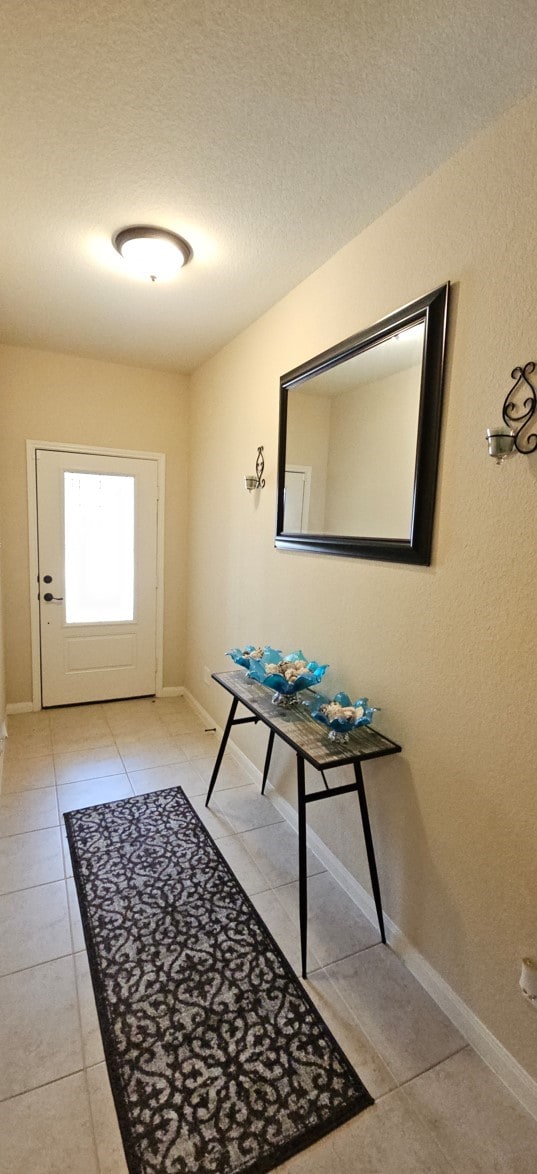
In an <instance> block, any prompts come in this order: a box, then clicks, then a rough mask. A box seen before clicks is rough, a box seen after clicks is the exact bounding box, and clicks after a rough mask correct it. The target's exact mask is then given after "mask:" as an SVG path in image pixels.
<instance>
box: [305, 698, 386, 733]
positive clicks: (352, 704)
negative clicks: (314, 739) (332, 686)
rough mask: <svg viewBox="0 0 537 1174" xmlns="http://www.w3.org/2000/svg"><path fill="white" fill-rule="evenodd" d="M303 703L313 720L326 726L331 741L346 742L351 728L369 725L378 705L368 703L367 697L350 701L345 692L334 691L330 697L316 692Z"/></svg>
mask: <svg viewBox="0 0 537 1174" xmlns="http://www.w3.org/2000/svg"><path fill="white" fill-rule="evenodd" d="M304 705H306V706H307V708H308V709H309V711H310V713H311V716H312V717H313V718H314V719H315V721H317V722H320V723H321V725H323V726H325V727H326V729H327V731H328V737H329V739H330V741H331V742H343V743H344V742H348V740H349V734H350V733H351V732H352V730H356V729H358V728H359V727H360V726H369V725H370V724H371V719H372V717H373V714H374V713H378V706H375V705H370V704H369V701H368V699H367V697H359V698H358V700H357V701H351V699H350V697H349V696H348V694H347V693H336V695H335V697H332V698H330V697H324V696H323V695H322V694H321V693H318V694H317V695H316V697H314V698H312V699H311V700H307V701H304Z"/></svg>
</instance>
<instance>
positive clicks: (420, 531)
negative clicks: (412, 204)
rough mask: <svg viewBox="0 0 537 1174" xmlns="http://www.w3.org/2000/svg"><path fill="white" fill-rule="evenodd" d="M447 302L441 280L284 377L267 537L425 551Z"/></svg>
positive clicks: (329, 549) (415, 553)
mask: <svg viewBox="0 0 537 1174" xmlns="http://www.w3.org/2000/svg"><path fill="white" fill-rule="evenodd" d="M446 305H447V286H444V287H442V289H441V290H439V291H434V293H433V294H430V295H428V296H427V298H424V299H420V301H419V302H415V303H412V305H411V306H407V307H405V308H404V309H403V310H400V311H397V312H396V313H395V314H393V315H391V316H390V318H389V319H385V320H383V321H382V322H379V323H377V324H376V325H375V326H372V327H371V328H370V329H369V330H367V331H363V332H361V333H360V334H359V335H355V336H353V337H352V338H351V339H347V340H345V342H343V343H341V344H339V345H338V346H337V347H334V348H332V349H331V350H330V351H327V352H324V354H322V355H318V356H316V358H315V359H312V360H310V361H309V362H308V363H305V364H303V365H302V366H301V367H300V368H296V370H295V371H293V372H290V373H289V374H288V375H285V376H282V380H281V392H280V453H279V485H278V523H277V533H276V545H277V546H289V547H294V548H298V549H300V548H305V549H309V550H320V551H321V552H324V553H330V554H335V553H341V554H350V555H353V556H355V555H359V556H362V557H371V558H375V557H380V558H390V559H397V560H398V561H408V562H427V561H429V557H428V556H429V553H430V537H431V534H430V531H431V527H432V502H433V498H434V484H435V479H436V459H437V450H438V429H439V413H440V397H441V375H442V359H443V341H444V330H445V314H446ZM424 495H425V497H424ZM427 526H428V529H427Z"/></svg>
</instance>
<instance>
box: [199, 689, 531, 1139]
mask: <svg viewBox="0 0 537 1174" xmlns="http://www.w3.org/2000/svg"><path fill="white" fill-rule="evenodd" d="M185 697H186V698H187V700H188V701H189V702H190V704H191V705H192V706H193V708H194V709H196V710H197V711H198V713H199V714H200V716H201V717H203V719H204V721H206V723H207V724H208V725H210V726H212V727H213V728H214V726H215V723H214V721H213V720H212V718H211V716H210V714H209V713H208V712H207V710H206V709H204V708H203V706H201V705H200V704H199V702H198V701H196V698H195V697H193V696H192V694H191V693H189V691H188V690H187V689H185ZM216 730H217V733H219V734H221V733H222V729H221V728H220V726H216ZM227 748H228V750H229V751H230V753H231V754H232V755H233V757H234V758H235V760H236V761H237V762H239V763H240V764H241V766H243V767H244V768H245V770H246V771H247V773H248V774H249V775H250V777H251V778H252V780H253V781H254V782H259V784H261V780H262V777H263V775H262V772H261V771H260V770H258V768H257V767H256V766H255V765H254V763H253V762H252V761H251V759H249V758H248V757H247V756H246V754H244V753H243V751H242V750H241V749H240V748H239V747H238V746H237V745H236V743H235V742H234V741H233V739H232V738H230V739H229V742H228V747H227ZM267 787H268V789H269V790H270V792H271V794H270V798H271V800H272V802H273V803H274V806H275V807H276V810H277V811H279V812H280V814H281V815H283V817H284V819H286V820H287V822H288V823H289V824H290V825H291V827H293V828H294V829H295V831H296V830H297V828H298V817H297V813H296V811H295V808H294V807H293V806H292V805H291V803H288V801H287V799H284V798H283V797H282V796H281V795H279V794H278V792H277V791H275V789H274V787H272V786H271V784H270V782H269V783H267ZM307 838H308V845H309V847H310V848H311V850H312V852H315V855H316V856H318V857H319V859H320V860H321V861H322V863H323V864H324V865H325V866H326V868H327V869H328V871H329V872H330V873H331V874H332V876H333V877H334V878H335V880H337V881H338V882H339V884H340V885H341V887H342V889H343V890H344V892H346V893H347V895H348V896H349V897H350V898H351V900H353V901H354V903H355V905H357V906H358V908H359V909H361V911H362V913H364V914H365V916H366V917H367V918H368V920H369V921H370V922H371V923H372V924H373V925H375V926H377V925H378V922H377V913H376V909H375V902H374V900H373V897H372V896H371V895H370V894H369V893H368V892H367V891H366V889H364V888H363V886H362V885H361V884H360V883H359V881H357V880H356V877H354V876H353V875H352V873H351V872H349V870H348V869H347V868H345V865H344V864H342V863H341V861H340V860H338V858H337V856H335V855H334V853H333V852H332V851H331V849H330V848H328V847H327V845H326V844H325V843H324V841H323V840H321V838H320V836H318V835H317V833H316V832H314V831H312V830H311V828H308V830H307ZM384 926H385V929H386V940H387V943H388V945H389V946H390V948H391V949H392V950H393V951H394V953H395V954H397V956H398V957H399V958H400V959H401V961H402V962H404V964H405V966H406V967H407V968H408V970H410V972H411V974H413V975H414V978H416V979H417V980H418V982H419V983H420V985H421V986H422V987H423V988H424V990H426V991H427V993H428V994H429V995H430V996H431V998H432V999H434V1001H435V1003H436V1004H437V1005H438V1006H439V1007H440V1009H441V1010H442V1011H443V1012H444V1014H445V1015H447V1017H448V1019H450V1020H451V1022H452V1023H453V1024H454V1025H455V1027H457V1028H458V1030H459V1031H460V1032H461V1034H462V1035H463V1036H464V1037H465V1039H466V1040H467V1041H468V1043H469V1044H471V1046H472V1047H473V1049H474V1051H475V1052H477V1054H478V1056H480V1057H481V1059H482V1060H484V1061H485V1063H486V1064H488V1066H489V1068H491V1069H492V1071H493V1072H494V1073H495V1074H496V1076H498V1077H499V1079H500V1080H501V1081H502V1082H503V1083H504V1084H505V1085H506V1087H507V1088H508V1089H509V1091H510V1092H511V1093H512V1094H513V1096H515V1097H516V1098H517V1100H518V1101H519V1102H520V1104H521V1105H522V1106H523V1107H524V1108H525V1109H526V1110H527V1112H528V1113H530V1114H531V1116H532V1117H535V1118H536V1120H537V1081H535V1080H533V1078H532V1077H531V1076H530V1075H529V1073H528V1072H526V1070H525V1068H523V1067H522V1065H521V1064H519V1063H518V1061H517V1060H515V1058H514V1056H512V1055H511V1053H510V1052H508V1051H507V1048H504V1046H503V1044H501V1043H500V1041H499V1040H497V1039H496V1036H494V1035H493V1034H492V1032H491V1031H489V1029H488V1027H485V1024H484V1023H482V1022H481V1020H480V1019H478V1017H477V1015H476V1014H475V1012H474V1011H472V1010H471V1009H470V1007H468V1006H467V1004H466V1003H464V1002H463V1000H462V999H461V998H459V996H458V995H457V994H456V993H455V991H454V990H452V988H451V987H450V986H449V985H448V983H447V982H446V981H445V980H444V979H443V978H442V976H441V975H440V974H439V973H438V971H436V970H435V969H434V967H432V966H431V965H430V963H429V962H427V960H426V959H425V958H424V957H423V955H422V954H420V953H419V951H418V950H416V948H415V947H414V946H413V945H412V944H411V943H410V942H409V941H408V940H407V938H405V935H404V934H403V933H402V932H401V930H400V929H399V927H398V926H397V925H396V924H395V922H394V921H392V920H391V918H390V917H388V916H387V915H386V914H384Z"/></svg>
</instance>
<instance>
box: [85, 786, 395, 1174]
mask: <svg viewBox="0 0 537 1174" xmlns="http://www.w3.org/2000/svg"><path fill="white" fill-rule="evenodd" d="M65 822H66V827H67V835H68V839H69V846H70V849H71V856H72V860H73V873H74V877H75V881H76V886H77V891H78V898H79V902H80V908H81V914H82V922H83V925H84V933H85V937H86V944H87V948H88V956H89V963H90V969H91V974H92V979H93V986H94V991H95V997H96V1001H97V1009H98V1013H99V1019H100V1025H101V1031H102V1036H103V1043H104V1049H105V1054H106V1060H107V1064H108V1071H109V1075H110V1081H111V1085H112V1091H113V1094H114V1100H115V1104H116V1109H117V1114H118V1118H119V1124H120V1128H121V1133H122V1137H123V1144H124V1148H125V1155H126V1159H127V1164H128V1167H129V1171H130V1174H149V1172H155V1174H157V1172H158V1174H195V1172H198V1171H199V1172H203V1174H239V1172H240V1174H246V1172H247V1171H250V1172H251V1174H254V1172H255V1174H262V1171H267V1170H272V1169H274V1167H275V1166H277V1165H279V1163H280V1162H283V1161H285V1160H286V1159H287V1158H289V1157H291V1156H292V1155H293V1154H295V1153H297V1152H298V1151H299V1150H301V1149H304V1148H305V1147H306V1146H308V1145H310V1144H311V1143H312V1142H313V1141H316V1140H317V1139H318V1138H320V1137H322V1136H323V1135H324V1134H326V1133H328V1132H329V1131H330V1130H332V1129H334V1128H335V1127H336V1126H337V1125H339V1124H341V1123H342V1122H343V1121H347V1120H348V1119H349V1118H350V1117H353V1116H354V1115H355V1114H356V1113H359V1112H360V1110H361V1109H364V1108H366V1106H367V1105H370V1104H372V1099H371V1097H370V1095H369V1093H368V1092H367V1090H366V1089H365V1088H364V1086H363V1084H362V1082H361V1081H360V1079H359V1078H358V1076H357V1075H356V1073H355V1071H354V1069H353V1068H352V1067H351V1065H350V1064H349V1062H348V1060H347V1059H346V1057H345V1056H344V1054H343V1052H342V1051H341V1049H340V1048H339V1046H338V1044H337V1043H336V1041H335V1040H334V1038H333V1036H332V1035H331V1033H330V1032H329V1030H328V1028H327V1027H326V1025H325V1024H324V1023H323V1021H322V1019H321V1018H320V1016H319V1014H318V1012H317V1010H316V1008H315V1007H314V1005H313V1003H312V1002H311V1001H310V999H309V997H308V995H307V994H306V993H305V991H304V989H303V987H302V985H301V983H300V982H299V980H298V978H297V977H296V975H295V973H294V971H293V970H292V969H291V967H290V965H289V963H288V962H287V961H286V959H285V957H284V955H283V954H282V952H281V950H280V949H279V947H278V946H277V945H276V943H275V942H274V939H273V938H272V936H271V934H270V933H269V931H268V930H267V928H266V926H265V925H264V923H263V922H262V920H261V919H260V917H259V916H258V914H257V912H256V910H255V909H254V907H253V905H252V904H251V902H250V900H249V899H248V897H247V896H246V894H245V893H244V891H243V889H242V888H241V886H240V885H239V883H238V881H237V880H236V878H235V876H234V875H233V873H232V872H231V870H230V868H229V866H228V864H227V863H226V861H225V860H224V858H223V856H222V855H221V853H220V852H219V850H218V848H217V847H216V845H215V843H214V841H213V840H212V839H211V837H210V836H209V833H208V832H207V831H206V829H205V827H204V826H203V824H202V823H201V821H200V820H199V818H198V816H197V814H196V813H195V812H194V810H193V809H192V807H191V805H190V803H189V802H188V799H187V798H186V796H185V795H184V794H183V792H182V790H181V789H180V788H173V789H171V790H164V791H157V792H155V793H153V794H149V795H142V796H137V797H135V798H133V799H123V800H120V801H119V802H116V803H104V804H102V805H100V806H97V807H87V808H85V809H84V810H82V811H74V812H71V813H70V814H68V815H66V816H65ZM297 933H298V926H297Z"/></svg>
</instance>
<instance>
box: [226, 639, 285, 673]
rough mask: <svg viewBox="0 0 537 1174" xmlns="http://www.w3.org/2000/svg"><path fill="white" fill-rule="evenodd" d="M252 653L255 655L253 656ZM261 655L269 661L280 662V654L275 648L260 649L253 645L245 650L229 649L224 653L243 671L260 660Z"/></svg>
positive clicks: (248, 645) (247, 646)
mask: <svg viewBox="0 0 537 1174" xmlns="http://www.w3.org/2000/svg"><path fill="white" fill-rule="evenodd" d="M253 653H255V654H256V655H255V656H253ZM262 655H263V656H265V655H267V656H269V657H270V659H271V660H274V659H276V660H280V658H281V655H282V654H281V652H279V651H278V650H277V649H276V648H269V647H268V646H266V647H265V648H260V647H258V646H256V645H255V644H247V645H246V648H230V650H229V652H226V656H230V657H231V659H232V660H234V661H235V664H240V665H241V668H243V669H249V668H250V666H251V664H252V663H254V664H255V661H256V660H260V659H261V656H262Z"/></svg>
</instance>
